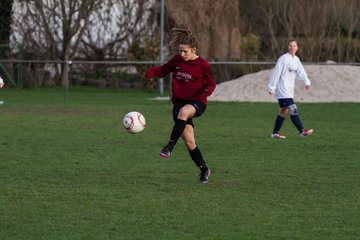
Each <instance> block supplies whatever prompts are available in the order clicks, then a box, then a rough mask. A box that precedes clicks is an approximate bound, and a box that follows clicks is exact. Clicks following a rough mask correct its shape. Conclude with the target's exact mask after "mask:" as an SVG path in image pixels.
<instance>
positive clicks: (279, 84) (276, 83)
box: [268, 39, 313, 139]
mask: <svg viewBox="0 0 360 240" xmlns="http://www.w3.org/2000/svg"><path fill="white" fill-rule="evenodd" d="M298 49H299V48H298V45H297V41H296V40H295V39H291V40H290V41H289V42H288V52H287V53H285V54H283V55H282V56H281V57H280V58H279V59H278V61H277V63H276V65H275V68H274V70H273V72H272V74H271V77H270V80H269V84H268V90H269V94H270V95H272V94H274V93H275V97H276V99H277V100H278V102H279V105H280V112H279V114H278V116H277V117H276V120H275V126H274V129H273V132H272V134H271V137H273V138H280V139H282V138H286V137H285V136H284V135H282V134H281V133H280V132H279V131H280V129H281V126H282V124H283V122H284V120H285V117H286V115H287V114H288V112H290V117H291V121H292V123H293V124H294V125H295V127H296V128H297V129H298V131H299V133H300V136H301V137H305V136H308V135H311V134H312V133H313V130H312V129H304V128H303V125H302V123H301V121H300V117H299V115H298V108H297V106H296V105H295V102H294V87H295V79H299V80H301V81H303V82H304V84H305V89H306V90H309V89H310V85H311V82H310V80H309V78H308V76H307V74H306V71H305V69H304V67H303V65H302V63H301V62H300V59H299V58H298V57H297V56H296V55H295V54H296V52H297V50H298Z"/></svg>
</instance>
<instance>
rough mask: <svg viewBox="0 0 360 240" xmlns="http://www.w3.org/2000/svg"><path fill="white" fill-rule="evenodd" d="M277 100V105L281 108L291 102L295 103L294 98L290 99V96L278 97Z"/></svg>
mask: <svg viewBox="0 0 360 240" xmlns="http://www.w3.org/2000/svg"><path fill="white" fill-rule="evenodd" d="M278 102H279V106H280V107H281V108H285V107H288V106H290V105H292V104H295V103H294V99H292V98H281V99H278Z"/></svg>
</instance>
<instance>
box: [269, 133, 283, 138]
mask: <svg viewBox="0 0 360 240" xmlns="http://www.w3.org/2000/svg"><path fill="white" fill-rule="evenodd" d="M271 137H272V138H279V139H285V138H286V137H285V136H284V135H282V134H281V133H272V134H271Z"/></svg>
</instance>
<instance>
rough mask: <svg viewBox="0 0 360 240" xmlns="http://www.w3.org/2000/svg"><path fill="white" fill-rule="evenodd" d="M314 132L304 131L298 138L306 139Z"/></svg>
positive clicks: (310, 130)
mask: <svg viewBox="0 0 360 240" xmlns="http://www.w3.org/2000/svg"><path fill="white" fill-rule="evenodd" d="M313 132H314V130H312V129H304V130H303V132H302V133H300V137H306V136H309V135H311V134H313Z"/></svg>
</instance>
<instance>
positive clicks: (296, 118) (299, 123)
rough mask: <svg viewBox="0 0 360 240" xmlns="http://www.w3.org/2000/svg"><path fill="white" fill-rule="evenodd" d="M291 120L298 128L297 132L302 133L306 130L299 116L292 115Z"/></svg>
mask: <svg viewBox="0 0 360 240" xmlns="http://www.w3.org/2000/svg"><path fill="white" fill-rule="evenodd" d="M290 118H291V121H292V123H293V124H294V125H295V127H296V128H297V130H299V132H300V133H302V131H303V129H304V128H303V125H302V123H301V121H300V117H299V115H290Z"/></svg>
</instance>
